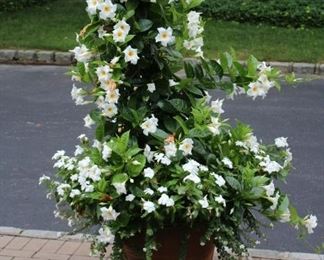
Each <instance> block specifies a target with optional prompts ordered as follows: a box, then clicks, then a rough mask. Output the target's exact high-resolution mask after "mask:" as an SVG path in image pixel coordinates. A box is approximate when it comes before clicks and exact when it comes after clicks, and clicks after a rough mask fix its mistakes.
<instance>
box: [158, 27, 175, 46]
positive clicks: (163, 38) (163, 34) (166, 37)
mask: <svg viewBox="0 0 324 260" xmlns="http://www.w3.org/2000/svg"><path fill="white" fill-rule="evenodd" d="M158 32H159V33H158V35H157V36H156V37H155V41H156V42H160V43H161V44H162V46H164V47H167V46H168V45H169V44H172V43H173V42H174V41H175V37H174V36H173V35H172V34H173V30H172V28H171V27H168V28H163V27H160V28H158Z"/></svg>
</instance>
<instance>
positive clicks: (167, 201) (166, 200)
mask: <svg viewBox="0 0 324 260" xmlns="http://www.w3.org/2000/svg"><path fill="white" fill-rule="evenodd" d="M158 204H159V205H164V206H167V207H172V206H174V200H173V199H171V198H170V197H169V196H168V195H167V194H165V193H163V194H162V195H161V197H160V198H159V200H158Z"/></svg>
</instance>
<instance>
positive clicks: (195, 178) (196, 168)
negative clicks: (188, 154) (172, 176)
mask: <svg viewBox="0 0 324 260" xmlns="http://www.w3.org/2000/svg"><path fill="white" fill-rule="evenodd" d="M182 169H183V170H184V171H185V172H189V175H187V176H186V177H185V178H184V179H183V181H187V180H190V181H192V182H194V183H196V184H198V183H200V182H201V179H200V177H199V172H206V171H208V168H207V167H206V166H204V165H201V164H200V163H198V162H197V161H195V160H193V159H190V160H188V162H187V163H185V164H184V165H182Z"/></svg>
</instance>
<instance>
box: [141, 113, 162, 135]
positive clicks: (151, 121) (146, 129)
mask: <svg viewBox="0 0 324 260" xmlns="http://www.w3.org/2000/svg"><path fill="white" fill-rule="evenodd" d="M158 122H159V120H158V119H157V118H156V117H155V116H154V115H153V114H152V115H151V117H150V118H148V117H147V118H145V119H144V122H143V123H142V124H141V128H142V129H143V133H144V135H146V136H148V135H149V134H154V133H155V132H156V131H157V126H158Z"/></svg>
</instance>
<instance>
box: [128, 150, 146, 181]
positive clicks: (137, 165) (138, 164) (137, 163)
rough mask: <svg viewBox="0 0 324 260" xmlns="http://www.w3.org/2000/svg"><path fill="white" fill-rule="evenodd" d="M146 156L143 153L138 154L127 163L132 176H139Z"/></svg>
mask: <svg viewBox="0 0 324 260" xmlns="http://www.w3.org/2000/svg"><path fill="white" fill-rule="evenodd" d="M145 164H146V157H145V156H144V155H143V154H139V155H136V156H135V157H134V158H132V160H130V161H129V162H128V163H127V173H128V174H129V175H130V176H131V177H136V176H138V175H139V174H140V173H141V172H142V171H143V169H144V167H145Z"/></svg>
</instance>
